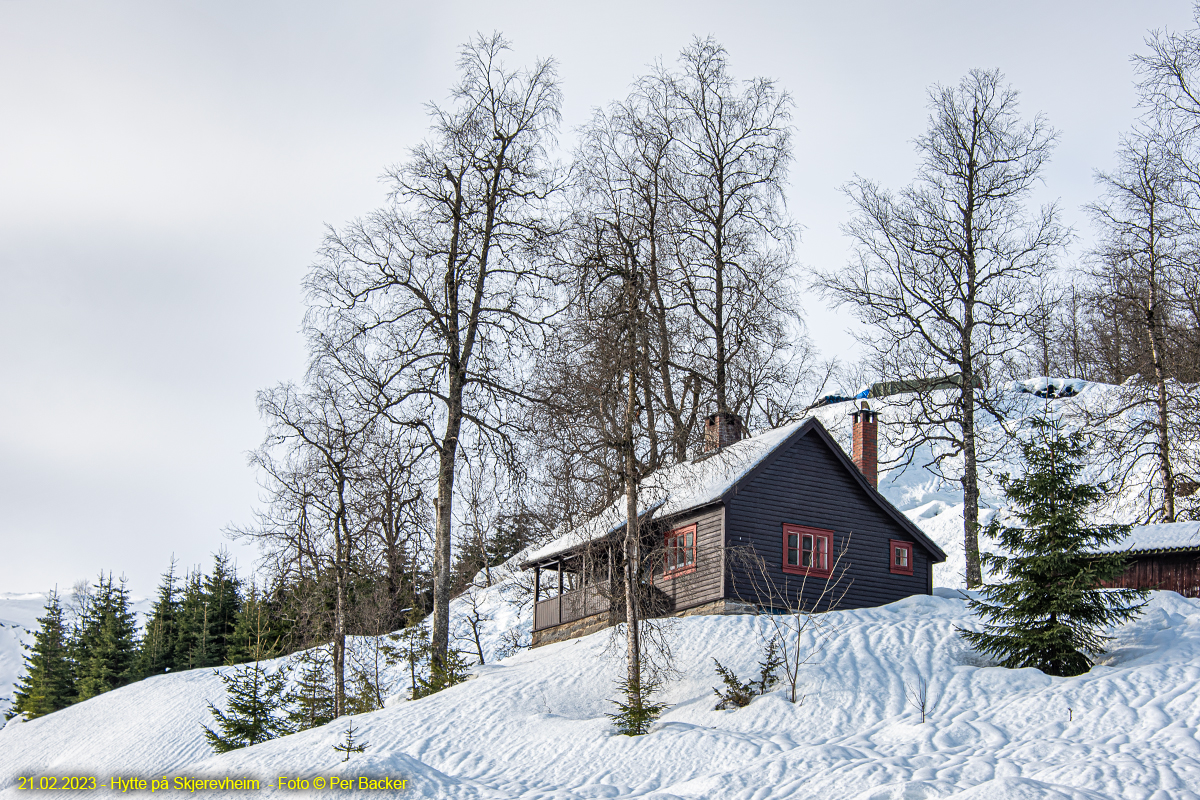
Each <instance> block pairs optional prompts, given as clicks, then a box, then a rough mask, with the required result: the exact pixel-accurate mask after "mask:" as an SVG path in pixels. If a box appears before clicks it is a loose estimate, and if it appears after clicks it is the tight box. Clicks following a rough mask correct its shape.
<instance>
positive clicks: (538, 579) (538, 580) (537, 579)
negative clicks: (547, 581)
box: [533, 564, 542, 606]
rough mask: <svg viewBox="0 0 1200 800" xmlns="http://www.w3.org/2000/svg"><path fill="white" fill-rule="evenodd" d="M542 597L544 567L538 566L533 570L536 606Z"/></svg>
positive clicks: (534, 601) (534, 602)
mask: <svg viewBox="0 0 1200 800" xmlns="http://www.w3.org/2000/svg"><path fill="white" fill-rule="evenodd" d="M541 596H542V565H541V564H538V565H537V566H536V567H534V568H533V604H534V605H535V606H536V605H537V601H538V600H539V599H541Z"/></svg>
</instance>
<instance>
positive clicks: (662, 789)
mask: <svg viewBox="0 0 1200 800" xmlns="http://www.w3.org/2000/svg"><path fill="white" fill-rule="evenodd" d="M830 621H836V622H837V624H838V625H839V626H840V627H841V632H840V633H839V634H838V635H836V636H835V637H834V638H833V639H832V640H831V642H830V643H829V645H828V647H827V648H826V650H825V652H824V655H823V658H822V660H821V661H820V663H816V664H813V665H811V666H808V667H806V668H805V670H804V673H803V676H802V679H801V686H800V691H801V692H802V693H803V695H804V699H803V702H802V703H799V704H796V705H792V704H791V703H789V702H788V701H787V699H786V697H785V695H784V693H783V691H782V690H777V691H774V692H772V693H770V694H768V695H766V696H764V697H761V698H758V699H756V700H755V701H754V702H753V703H752V704H751V705H750V706H749V707H748V708H745V709H740V710H736V711H716V710H714V708H713V706H714V703H715V697H714V695H713V692H712V687H713V686H714V685H715V684H716V683H717V682H718V681H717V677H716V674H715V672H714V670H713V664H712V658H714V657H715V658H717V659H720V660H721V661H722V663H724V664H726V665H728V666H731V667H733V668H734V669H735V670H737V671H738V672H739V673H740V674H742V675H743V676H746V677H748V676H749V675H750V674H751V672H752V671H753V669H754V665H755V662H756V661H757V659H758V658H759V657H760V652H761V637H762V634H763V633H764V632H765V631H766V629H767V628H766V622H765V620H763V619H758V618H754V617H747V616H743V617H691V618H687V619H681V620H678V621H676V622H675V623H673V630H672V634H671V636H672V639H673V643H674V647H675V654H676V666H677V667H678V669H679V670H680V672H681V674H682V677H681V678H679V679H678V680H676V681H674V682H672V683H669V684H668V685H667V687H666V689H665V690H664V691H663V693H662V699H663V700H665V701H666V702H668V703H670V704H671V707H670V709H669V710H668V711H667V712H666V713H665V714H664V715H663V717H662V718H661V719H660V720H659V721H658V722H657V723H656V724H655V726H654V728H653V729H652V731H651V732H650V733H649V734H648V735H646V736H643V737H638V738H629V737H624V736H618V735H615V734H613V732H612V730H611V725H610V723H609V720H608V719H607V718H606V716H605V715H606V714H607V713H609V712H610V711H611V710H612V705H611V703H610V702H609V701H610V699H611V698H612V697H613V696H614V694H615V690H614V682H615V680H616V679H617V677H618V675H619V673H620V670H621V664H620V662H619V660H614V658H613V657H612V656H611V655H608V654H606V649H607V645H608V637H609V633H608V632H601V633H598V634H594V635H592V636H590V637H586V638H583V639H577V640H574V641H570V642H563V643H561V644H556V645H550V646H547V647H542V648H538V649H536V650H531V651H525V652H522V653H520V654H518V655H515V656H512V657H510V658H508V659H506V660H504V661H501V662H499V663H495V664H488V665H487V666H484V667H480V668H476V670H475V673H476V677H475V678H473V679H472V680H469V681H468V682H466V683H465V684H462V685H460V686H455V687H452V688H450V689H448V690H446V691H444V692H442V693H440V694H437V695H434V696H432V697H428V698H424V699H421V700H417V701H410V702H396V703H391V704H389V707H387V708H385V709H383V710H381V711H377V712H374V713H371V714H366V715H363V716H360V717H357V718H355V720H354V724H355V729H356V731H357V732H358V733H359V734H360V735H361V740H362V741H366V742H368V743H369V746H368V749H367V751H366V752H365V753H364V754H362V755H355V756H354V757H353V758H352V759H351V760H350V761H349V762H345V763H344V762H342V761H341V758H342V756H341V755H340V754H339V753H337V752H335V751H334V750H333V746H334V745H335V744H336V743H338V742H339V741H340V740H341V738H342V735H343V732H344V730H345V729H346V726H347V722H346V721H345V720H344V719H343V720H341V721H338V722H334V723H331V724H329V725H326V726H325V727H323V728H318V729H314V730H310V731H306V732H304V733H299V734H295V735H292V736H288V737H285V738H283V739H277V740H275V741H271V742H267V743H265V744H262V745H259V746H256V747H252V748H248V749H245V750H240V751H235V752H233V753H228V754H225V755H221V756H213V755H211V753H210V752H209V751H208V749H207V748H206V747H205V745H204V741H203V738H202V735H201V729H200V723H201V722H207V721H208V715H207V712H206V710H205V701H206V700H209V699H211V700H215V701H220V700H221V695H222V689H221V682H220V680H219V679H218V678H217V677H216V676H215V675H214V673H213V671H212V670H194V671H191V672H186V673H179V674H176V675H163V676H159V677H156V678H151V679H149V680H146V681H142V682H141V683H137V684H134V685H132V686H129V687H126V688H123V689H119V690H117V691H114V692H110V693H108V694H105V695H101V696H100V697H97V698H95V699H93V700H89V701H87V702H86V703H82V704H80V705H77V706H73V707H71V708H68V709H65V710H63V711H60V712H57V713H55V714H52V715H50V716H48V717H44V718H42V719H39V720H34V721H32V722H23V723H10V724H9V725H8V726H7V727H5V728H4V729H3V730H2V731H0V753H2V754H3V757H2V758H0V787H4V788H3V789H0V794H3V795H5V796H7V795H12V796H14V797H15V796H17V795H18V793H19V790H18V789H16V788H15V783H14V782H15V781H16V780H17V777H18V776H19V775H84V776H91V775H95V776H97V777H99V778H100V783H105V782H107V780H108V779H109V777H110V776H113V775H123V776H128V775H137V776H142V777H146V778H151V777H161V776H169V777H172V778H173V777H175V776H192V777H195V776H207V777H218V778H219V777H226V776H229V777H240V776H251V777H255V778H258V779H259V780H260V781H261V786H262V790H261V792H258V793H254V794H255V796H257V795H258V794H263V795H272V794H286V793H287V791H286V790H285V791H280V790H279V789H277V788H273V787H275V786H277V779H278V777H279V776H290V777H297V776H301V777H307V778H309V779H310V780H311V779H314V778H316V777H318V776H320V777H323V778H324V779H325V780H328V776H330V775H339V776H345V777H349V778H355V779H356V778H357V777H358V776H361V775H368V776H374V777H393V778H404V779H407V780H408V784H407V789H406V795H407V796H413V797H428V798H435V797H436V798H480V799H481V800H482V799H483V798H518V797H519V798H540V799H541V800H546V799H548V798H620V797H634V796H638V797H658V798H664V800H665V798H672V797H674V798H746V800H751V799H752V798H753V800H769V799H770V798H785V797H787V798H793V797H795V798H821V799H822V800H839V799H840V798H847V799H850V798H853V799H854V800H900V799H901V798H944V797H956V798H989V799H990V798H1028V799H1030V800H1032V799H1033V798H1039V799H1041V798H1046V799H1047V800H1048V799H1049V798H1055V799H1056V800H1057V799H1058V798H1072V799H1074V800H1084V798H1088V799H1089V800H1095V799H1096V798H1131V799H1133V800H1138V799H1141V798H1153V799H1154V800H1165V799H1166V798H1172V800H1182V799H1184V798H1200V742H1198V741H1197V738H1196V733H1197V727H1198V726H1200V602H1197V601H1190V600H1184V599H1182V598H1180V597H1179V596H1178V595H1175V594H1172V593H1166V592H1162V593H1157V594H1156V595H1155V597H1154V598H1153V601H1152V603H1151V606H1150V608H1149V610H1148V611H1147V613H1146V614H1145V615H1144V616H1143V617H1142V618H1141V619H1140V620H1138V621H1137V622H1135V623H1132V624H1129V625H1126V626H1124V627H1122V628H1120V629H1119V630H1117V631H1116V635H1117V640H1116V642H1115V643H1114V647H1113V649H1112V651H1111V653H1110V655H1109V656H1108V657H1107V658H1106V659H1105V662H1104V665H1103V666H1098V667H1096V668H1094V669H1093V670H1092V671H1091V672H1089V673H1088V674H1086V675H1083V676H1080V677H1077V678H1050V677H1047V676H1045V675H1043V674H1042V673H1041V672H1038V671H1037V670H1006V669H1003V668H999V667H989V666H981V665H979V662H978V661H977V660H976V658H975V657H974V656H973V654H972V653H970V652H969V651H968V650H966V649H965V648H964V647H963V645H962V643H961V641H960V640H959V638H958V636H957V635H956V632H955V627H956V626H969V625H973V623H972V620H971V618H970V616H969V615H968V614H967V613H966V610H965V603H964V601H963V600H962V599H961V597H959V596H958V593H957V592H954V591H949V590H938V592H937V594H936V596H933V597H912V598H908V599H906V600H903V601H901V602H898V603H894V604H892V605H890V606H885V607H882V608H874V609H861V610H855V611H840V612H833V614H832V615H831V617H830ZM919 678H924V679H925V680H926V681H927V682H928V684H929V705H930V711H929V714H928V717H927V721H926V722H925V723H924V724H921V722H920V716H919V713H918V711H917V710H916V708H915V707H913V706H912V705H911V704H909V703H907V702H906V699H905V690H906V687H907V688H909V689H912V688H914V687H915V686H916V685H917V681H918V679H919ZM341 793H342V792H341V791H340V790H335V791H330V790H328V789H326V790H325V791H323V792H314V794H318V795H339V794H341ZM207 794H209V795H215V796H224V794H223V793H221V792H208V793H207ZM225 794H228V795H229V796H235V795H241V796H245V795H246V793H244V792H240V793H239V792H228V793H225Z"/></svg>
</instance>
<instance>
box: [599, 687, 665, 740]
mask: <svg viewBox="0 0 1200 800" xmlns="http://www.w3.org/2000/svg"><path fill="white" fill-rule="evenodd" d="M617 688H618V689H619V690H620V692H621V699H619V700H614V701H613V704H614V705H616V707H617V712H616V713H615V714H609V715H608V718H609V719H611V720H612V721H613V727H614V728H616V730H617V733H619V734H622V735H624V736H643V735H645V734H647V733H649V732H650V725H651V724H653V722H654V720H656V719H658V717H659V715H660V714H662V713H663V712H664V711H666V710H667V704H666V703H651V702H650V697H651V696H652V695H653V694H654V693H655V692H657V691H658V690H659V689H660V688H661V687H660V685H659V684H658V683H657V682H655V681H652V680H650V681H643V682H642V684H641V685H640V686H630V685H629V681H628V679H626V680H624V681H621V683H619V684H618V685H617Z"/></svg>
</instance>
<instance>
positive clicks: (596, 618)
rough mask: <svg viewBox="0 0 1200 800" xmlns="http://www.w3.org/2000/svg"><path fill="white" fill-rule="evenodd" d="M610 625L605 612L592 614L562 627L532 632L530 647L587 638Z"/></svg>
mask: <svg viewBox="0 0 1200 800" xmlns="http://www.w3.org/2000/svg"><path fill="white" fill-rule="evenodd" d="M612 624H613V623H612V616H611V615H610V614H609V613H608V612H607V611H604V612H601V613H599V614H592V615H591V616H590V617H584V618H583V619H577V620H575V621H574V622H567V623H565V624H563V625H555V626H554V627H553V628H546V629H545V630H541V631H534V632H533V645H532V646H533V647H541V646H542V645H544V644H554V643H555V642H565V641H566V640H567V639H575V638H578V637H580V636H587V635H588V634H589V633H595V632H596V631H602V630H604V629H605V628H607V627H609V626H610V625H612Z"/></svg>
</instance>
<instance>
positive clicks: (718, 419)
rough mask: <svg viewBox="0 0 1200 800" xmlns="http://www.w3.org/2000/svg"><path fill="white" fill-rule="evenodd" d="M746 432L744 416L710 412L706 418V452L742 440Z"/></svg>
mask: <svg viewBox="0 0 1200 800" xmlns="http://www.w3.org/2000/svg"><path fill="white" fill-rule="evenodd" d="M745 434H746V432H745V430H744V429H743V428H742V418H741V417H739V416H738V415H737V414H731V413H728V412H725V413H722V412H717V413H716V414H709V415H708V417H707V418H706V419H705V420H704V452H706V453H711V452H713V451H714V450H720V449H721V448H722V447H725V446H727V445H731V444H733V443H734V442H740V441H741V440H742V437H743V436H745Z"/></svg>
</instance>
